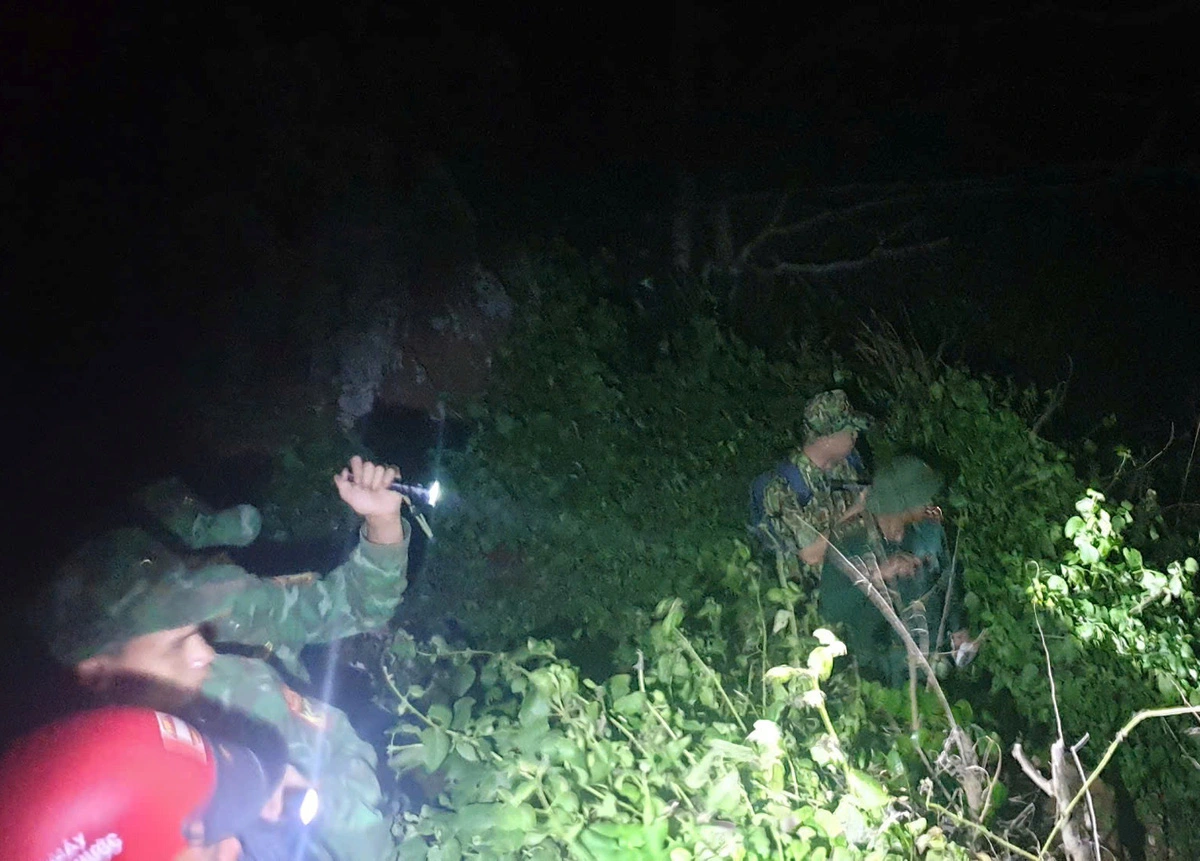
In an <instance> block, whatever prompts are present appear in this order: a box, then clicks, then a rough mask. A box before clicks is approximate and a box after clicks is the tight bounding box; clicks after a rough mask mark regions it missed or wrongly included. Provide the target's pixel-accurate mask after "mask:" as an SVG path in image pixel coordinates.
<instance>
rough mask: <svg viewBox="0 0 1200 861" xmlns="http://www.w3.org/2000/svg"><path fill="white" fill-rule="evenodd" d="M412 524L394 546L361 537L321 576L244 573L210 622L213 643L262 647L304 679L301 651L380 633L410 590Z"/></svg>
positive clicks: (305, 676)
mask: <svg viewBox="0 0 1200 861" xmlns="http://www.w3.org/2000/svg"><path fill="white" fill-rule="evenodd" d="M411 536H412V530H411V527H410V526H409V525H408V522H407V521H404V540H403V541H402V542H401V543H400V544H391V545H384V544H372V543H370V542H369V541H367V540H366V538H365V537H360V540H359V542H358V546H357V547H355V548H354V551H353V552H352V553H351V554H350V558H349V559H347V560H346V561H345V562H344V563H342V564H341V565H339V566H338V567H337V568H335V569H333V571H331V572H329V574H327V575H325V576H324V577H321V576H319V575H318V574H316V573H315V572H311V571H310V572H305V573H302V574H290V575H287V576H284V577H262V578H260V577H256V576H254V575H253V574H250V573H249V572H243V573H244V574H245V578H246V580H245V582H246V585H245V587H244V588H242V589H240V590H239V591H238V593H237V597H236V598H235V599H234V600H233V604H232V607H231V608H230V610H229V611H228V612H226V613H224V614H223V615H221V616H219V617H218V618H216V619H214V620H213V633H214V640H215V641H216V643H218V644H231V645H243V646H262V647H265V648H266V650H267V651H268V652H269V653H273V654H274V655H276V656H277V657H278V658H279V660H280V661H281V662H282V663H283V665H284V666H285V667H286V668H287V670H288V671H289V672H291V673H293V674H294V675H296V676H298V677H300V678H302V679H305V680H307V674H306V673H305V671H304V668H303V666H302V665H301V664H300V663H299V654H300V650H301V649H303V648H304V647H305V646H306V645H308V644H310V643H326V642H329V641H331V640H337V639H341V638H342V637H350V636H353V635H355V634H361V633H365V632H367V631H372V630H377V629H379V628H383V627H384V626H385V625H387V623H388V622H389V621H390V620H391V618H392V614H393V613H394V612H395V611H396V607H397V606H398V605H399V603H400V596H401V595H402V594H403V593H404V589H405V587H407V585H408V580H407V579H406V574H407V571H408V545H409V540H410V538H411Z"/></svg>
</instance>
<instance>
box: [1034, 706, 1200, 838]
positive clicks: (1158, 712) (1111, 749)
mask: <svg viewBox="0 0 1200 861" xmlns="http://www.w3.org/2000/svg"><path fill="white" fill-rule="evenodd" d="M1189 714H1190V715H1195V714H1200V706H1169V707H1167V708H1161V709H1143V710H1142V711H1140V712H1138V713H1137V714H1135V715H1134V716H1133V717H1131V718H1130V719H1129V721H1128V722H1127V723H1126V724H1125V726H1123V727H1121V728H1120V729H1119V730H1118V731H1117V734H1116V736H1114V737H1113V740H1112V743H1111V744H1109V746H1108V749H1107V750H1105V751H1104V756H1102V757H1100V762H1099V764H1098V765H1097V766H1096V767H1095V769H1093V770H1092V773H1091V774H1090V775H1088V779H1087V780H1085V781H1084V782H1083V786H1081V787H1079V791H1078V792H1076V793H1075V797H1074V798H1072V799H1071V803H1070V804H1068V805H1067V808H1066V809H1065V810H1064V811H1063V812H1062V816H1060V817H1059V819H1058V821H1057V822H1055V823H1054V827H1053V828H1052V829H1050V834H1049V836H1047V837H1046V841H1045V842H1044V843H1043V844H1042V851H1041V854H1042V855H1045V854H1046V852H1047V851H1048V850H1049V847H1050V843H1051V842H1052V841H1053V840H1054V838H1055V837H1057V836H1058V832H1059V831H1060V830H1061V829H1062V824H1063V823H1064V822H1065V821H1066V820H1067V818H1068V817H1069V816H1070V815H1071V811H1072V810H1074V809H1075V805H1076V804H1078V803H1079V801H1080V799H1081V798H1083V797H1084V795H1086V794H1087V791H1088V790H1089V789H1090V788H1091V786H1092V784H1093V783H1095V781H1096V778H1098V777H1099V776H1100V772H1102V771H1103V770H1104V768H1105V766H1107V765H1108V761H1109V760H1110V759H1112V758H1113V754H1115V753H1116V752H1117V748H1118V747H1120V746H1121V743H1122V742H1124V741H1125V739H1126V738H1128V737H1129V734H1130V733H1131V732H1133V730H1134V728H1136V727H1137V725H1138V724H1140V723H1141V722H1142V721H1144V720H1149V719H1150V718H1162V717H1173V716H1174V715H1189Z"/></svg>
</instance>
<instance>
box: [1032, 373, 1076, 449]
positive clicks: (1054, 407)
mask: <svg viewBox="0 0 1200 861" xmlns="http://www.w3.org/2000/svg"><path fill="white" fill-rule="evenodd" d="M1074 373H1075V360H1074V359H1072V358H1071V357H1070V356H1067V378H1066V379H1065V380H1062V381H1060V382H1059V383H1058V385H1056V386H1055V387H1054V390H1053V391H1052V392H1051V393H1050V400H1049V402H1048V403H1047V404H1046V408H1045V409H1044V410H1042V414H1041V415H1040V416H1038V417H1037V420H1036V421H1035V422H1034V423H1033V427H1031V428H1030V429H1029V438H1030V439H1031V440H1034V439H1037V435H1038V432H1039V431H1041V429H1042V425H1044V424H1045V423H1046V420H1047V419H1049V418H1050V416H1052V415H1054V413H1055V412H1057V411H1058V409H1059V408H1060V407H1061V406H1062V405H1063V401H1065V400H1066V398H1067V388H1068V387H1069V386H1070V385H1071V375H1072V374H1074Z"/></svg>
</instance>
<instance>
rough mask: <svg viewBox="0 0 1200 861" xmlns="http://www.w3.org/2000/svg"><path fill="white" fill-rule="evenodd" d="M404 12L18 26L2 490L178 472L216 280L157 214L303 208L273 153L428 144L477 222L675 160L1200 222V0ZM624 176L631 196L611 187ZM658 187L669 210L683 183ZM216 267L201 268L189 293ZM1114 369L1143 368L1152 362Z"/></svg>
mask: <svg viewBox="0 0 1200 861" xmlns="http://www.w3.org/2000/svg"><path fill="white" fill-rule="evenodd" d="M409 5H410V4H395V5H394V6H389V5H387V4H384V5H379V4H368V3H361V2H353V3H347V4H339V8H337V9H336V10H331V11H326V12H321V13H316V12H307V13H305V12H297V11H292V12H290V13H288V14H287V15H285V16H278V17H275V16H269V15H262V14H259V13H256V12H252V11H248V10H246V9H240V8H239V7H231V9H230V10H229V11H224V12H216V11H209V10H208V9H203V8H200V7H189V8H188V9H186V10H183V9H181V10H178V11H171V12H158V13H155V14H152V15H145V16H143V15H141V14H140V13H138V12H135V11H131V8H132V7H131V6H129V5H126V4H116V3H105V4H80V3H57V4H55V3H37V4H28V3H27V4H23V8H22V7H18V8H17V9H16V10H15V11H12V12H8V13H6V15H5V19H6V20H5V21H4V22H3V24H2V25H0V26H2V30H0V33H2V36H0V57H2V59H0V63H2V65H0V70H2V71H0V74H2V80H0V86H2V88H0V98H2V99H3V111H2V116H0V122H2V123H3V124H4V128H3V138H2V146H3V149H2V150H0V155H2V157H3V160H4V164H5V172H6V174H7V177H6V179H7V185H8V187H9V192H10V193H9V195H8V199H9V204H8V205H6V206H5V207H4V212H3V215H2V216H0V218H2V219H3V220H2V221H0V229H2V231H3V236H4V237H5V245H6V246H7V248H8V251H7V252H6V254H5V257H6V258H7V262H5V263H3V264H0V265H2V266H3V269H4V281H5V288H6V289H5V294H6V295H5V298H6V305H7V308H6V312H5V314H4V318H5V321H6V323H7V324H8V325H7V326H6V330H7V331H6V336H7V343H8V345H9V350H8V351H7V352H8V354H9V356H10V366H9V372H8V373H7V374H6V377H7V382H8V384H9V388H10V389H11V391H10V392H9V394H8V395H7V396H6V402H7V405H8V413H9V415H11V416H14V417H16V422H14V423H11V424H16V425H18V429H19V431H20V433H21V435H22V438H23V441H22V444H21V446H20V447H19V448H17V449H16V450H15V451H12V450H10V457H11V458H13V459H14V460H15V461H16V463H14V464H13V470H15V473H14V472H13V471H12V470H10V475H15V476H16V478H15V479H14V481H15V482H16V484H15V485H13V486H15V487H17V488H19V489H20V488H25V487H37V486H45V485H47V484H53V483H54V481H57V480H59V479H58V478H55V476H60V475H61V474H62V473H63V472H64V471H70V472H77V471H78V470H79V469H80V468H84V469H86V466H87V464H89V463H93V462H95V461H96V460H97V459H109V460H112V459H121V458H131V459H138V458H140V459H142V460H144V461H145V462H146V463H147V464H149V465H148V466H146V467H145V468H147V469H155V468H159V467H161V466H163V464H161V463H155V459H156V457H157V458H158V459H159V460H164V459H165V460H169V458H170V457H171V455H170V448H169V444H168V443H167V442H166V441H167V440H169V439H170V436H171V421H172V417H171V415H169V414H167V412H166V411H165V408H164V407H163V404H164V403H165V401H164V399H163V398H162V397H161V391H162V389H163V388H164V387H168V386H171V385H175V384H177V382H178V377H177V369H178V368H179V367H180V366H181V364H182V362H183V361H184V359H185V358H186V357H187V356H188V355H189V351H191V350H192V349H193V348H194V347H195V345H196V344H197V343H199V342H202V341H203V340H204V337H205V334H206V332H205V330H204V328H203V326H202V325H196V321H197V320H203V319H204V317H203V306H204V303H205V299H206V296H205V293H204V290H203V289H202V288H200V287H196V286H191V287H187V286H180V285H181V284H187V283H188V282H187V279H185V278H179V277H177V276H178V275H179V271H178V269H179V266H180V260H181V256H180V253H179V249H185V250H186V249H188V247H189V241H190V239H189V237H188V236H181V235H179V232H178V231H177V230H176V229H175V227H174V226H173V225H176V224H177V223H178V222H177V221H175V220H174V218H175V216H177V215H178V213H179V212H180V211H182V210H184V209H185V208H186V207H188V206H190V205H191V204H192V203H194V201H196V200H199V199H202V198H204V197H205V196H206V195H217V194H225V195H227V196H231V197H234V198H236V200H237V201H239V203H240V204H241V205H247V204H248V203H249V204H252V205H254V206H256V207H258V208H259V209H260V210H262V211H264V212H269V213H270V215H271V217H272V218H273V219H275V223H276V224H277V225H278V226H279V227H280V229H281V230H284V231H286V230H289V229H297V230H298V229H301V227H302V226H304V225H307V224H311V223H313V222H315V221H317V220H319V214H320V211H321V207H322V202H323V201H324V200H325V197H323V195H324V194H326V193H327V191H328V189H326V188H324V187H323V186H322V184H321V183H320V182H314V181H313V179H312V176H310V175H300V174H299V173H297V174H295V175H293V174H292V173H289V168H288V165H289V162H288V161H287V159H286V158H282V157H280V153H281V152H286V153H288V157H291V158H295V157H297V156H296V153H302V154H303V155H304V157H305V158H308V159H309V160H310V161H309V163H310V164H316V165H321V166H324V167H331V169H332V167H336V166H339V165H341V166H343V167H344V170H345V172H346V174H347V175H352V176H355V177H357V178H358V179H359V180H362V179H363V177H365V178H366V179H365V181H366V182H368V183H370V182H372V181H377V182H378V183H380V184H382V185H384V186H387V185H388V184H394V186H395V187H397V188H403V187H404V184H405V182H406V181H407V180H408V179H410V178H411V176H412V174H413V171H414V170H415V168H416V166H417V165H419V164H420V163H421V162H422V159H424V158H425V156H426V154H427V153H436V154H437V155H438V156H440V157H441V158H443V159H446V160H448V161H449V162H451V163H452V164H453V165H455V166H457V169H458V170H459V176H460V177H461V182H462V185H463V187H464V192H465V193H466V194H467V196H468V198H470V199H472V202H473V204H474V205H475V206H476V207H477V208H478V210H479V211H480V220H481V223H484V224H492V223H495V222H496V221H499V220H502V219H509V218H512V217H516V218H519V217H520V216H521V214H522V213H525V214H526V215H527V217H528V219H529V223H530V224H531V225H536V226H537V227H538V228H539V229H545V225H546V224H555V223H562V224H574V223H576V222H577V221H579V220H580V219H581V212H580V209H581V208H582V209H583V210H586V216H587V217H586V218H582V220H584V221H588V223H589V229H591V230H594V231H599V232H600V233H603V231H605V230H607V229H610V228H613V227H614V226H615V225H620V224H622V223H623V222H627V221H629V220H631V219H633V218H634V215H633V214H632V213H631V212H629V211H627V209H626V207H628V206H629V205H630V198H631V197H633V198H637V197H638V196H639V195H640V194H641V188H642V186H641V185H638V183H639V182H642V181H643V180H644V181H645V182H647V183H650V184H653V182H654V181H655V180H662V179H663V178H664V177H667V176H669V173H668V171H669V169H670V167H671V165H672V164H674V163H676V162H679V161H682V162H684V163H687V164H689V165H692V166H693V167H696V168H698V169H702V170H710V171H722V170H723V171H736V172H739V175H740V176H742V177H747V178H757V179H759V180H761V182H762V184H763V185H764V186H769V185H771V184H772V183H773V182H775V183H777V182H779V181H781V179H782V178H785V177H786V178H789V179H791V180H793V181H798V182H800V183H801V184H805V185H816V184H830V183H838V182H849V181H891V180H896V179H930V178H951V177H957V176H968V175H972V176H981V175H982V176H987V175H993V174H1004V173H1009V172H1014V171H1021V170H1025V169H1029V168H1036V167H1041V166H1045V165H1048V164H1056V163H1061V164H1080V163H1088V162H1093V161H1098V160H1099V161H1106V162H1108V161H1112V162H1131V161H1132V160H1133V159H1135V158H1138V159H1140V160H1141V161H1140V162H1139V163H1140V164H1150V165H1156V166H1161V167H1162V168H1164V169H1165V170H1169V171H1172V172H1174V173H1173V174H1172V175H1182V176H1184V177H1190V184H1189V182H1188V181H1185V182H1184V185H1183V190H1182V191H1180V189H1179V188H1177V187H1176V188H1173V190H1172V195H1173V198H1172V200H1173V202H1172V204H1171V206H1172V207H1177V206H1179V202H1178V198H1179V197H1180V196H1181V195H1182V197H1183V198H1185V199H1186V200H1187V201H1190V202H1189V203H1187V204H1186V205H1185V209H1186V211H1187V212H1189V213H1190V214H1191V215H1192V216H1195V215H1196V203H1195V201H1194V200H1193V199H1192V198H1193V197H1194V193H1195V190H1196V185H1195V183H1196V177H1197V175H1198V171H1200V162H1198V153H1197V145H1196V141H1197V140H1198V139H1200V137H1198V136H1197V132H1200V122H1198V118H1200V73H1198V72H1197V70H1196V64H1195V62H1194V59H1193V56H1192V54H1193V47H1194V39H1195V34H1196V33H1197V32H1200V12H1198V11H1197V10H1198V8H1200V4H1195V3H1163V4H1159V5H1152V6H1150V7H1149V8H1148V9H1147V11H1144V12H1136V13H1133V12H1131V13H1119V12H1112V13H1109V12H1103V13H1101V12H1093V11H1091V9H1092V7H1093V5H1094V4H1083V3H1071V2H1064V3H1055V2H1030V3H1022V2H1016V3H998V4H989V3H984V4H879V5H874V6H872V5H855V6H853V7H850V8H847V9H844V10H843V9H841V8H840V7H838V5H837V4H825V7H824V8H820V9H817V10H816V11H813V12H810V13H803V12H801V11H799V10H802V9H804V5H803V4H794V3H790V4H779V5H778V6H777V7H771V6H769V5H768V6H759V7H753V8H750V7H747V6H745V4H717V3H692V2H680V3H678V4H675V5H674V6H671V5H669V4H659V5H655V4H648V5H647V7H646V9H652V10H653V11H644V10H642V11H636V12H635V11H633V10H632V9H630V8H629V7H625V6H621V5H619V4H618V5H607V4H546V5H538V4H525V5H523V6H522V5H520V4H518V5H515V6H514V5H513V4H497V6H496V8H495V10H494V11H491V12H478V11H475V10H471V9H468V8H467V7H466V6H465V5H464V6H462V7H455V6H450V7H447V8H445V9H437V8H432V9H424V10H421V11H410V10H408V9H407V7H408V6H409ZM432 5H436V4H432ZM885 9H886V11H885ZM681 70H684V72H685V73H683V74H681V73H680V72H681ZM688 70H690V72H689V71H688ZM680 81H686V82H687V84H688V85H687V86H682V87H681V85H680ZM685 108H686V109H685ZM621 171H626V172H627V173H628V175H629V177H630V179H629V184H628V185H627V186H626V187H624V188H622V187H621V186H620V184H619V183H618V184H616V185H615V186H612V185H609V186H606V185H605V182H606V179H605V178H611V176H613V175H614V173H618V174H619V173H620V172H621ZM334 172H335V173H336V171H334ZM634 177H639V179H637V180H635V179H634ZM336 181H337V180H336V177H334V178H331V179H330V180H329V182H330V183H331V184H333V185H336ZM606 193H608V194H610V195H611V196H610V197H606V196H605V194H606ZM656 193H657V194H659V195H661V201H663V202H665V201H666V200H667V199H668V198H669V193H670V188H669V186H668V185H664V186H663V187H661V188H658V190H657V192H656ZM526 195H527V196H528V200H530V201H536V203H524V202H523V201H525V200H526V199H527V198H526ZM547 202H551V203H549V204H547ZM554 202H557V205H558V206H559V207H560V209H559V210H555V209H554ZM643 205H645V203H644V201H643ZM1151 205H1153V204H1151ZM535 208H536V211H535ZM501 214H502V215H501ZM216 218H217V219H218V220H219V218H220V215H219V214H218V216H216ZM606 219H607V220H606ZM1191 225H1192V226H1194V225H1195V222H1191ZM503 227H504V228H505V229H508V230H510V231H512V232H513V233H514V234H519V233H520V229H521V225H520V224H514V223H506V224H504V225H503ZM1163 227H1164V231H1163V233H1162V234H1159V233H1158V228H1157V226H1156V225H1154V224H1153V223H1151V226H1150V228H1149V230H1148V231H1147V233H1146V234H1145V235H1144V238H1143V240H1142V241H1144V243H1145V244H1146V245H1147V247H1151V248H1152V247H1153V246H1154V244H1155V243H1156V242H1161V243H1163V246H1164V247H1163V257H1164V259H1165V258H1171V259H1172V260H1174V261H1175V262H1174V263H1172V266H1173V268H1172V269H1171V270H1170V271H1167V272H1164V273H1163V274H1162V277H1161V279H1160V281H1159V282H1154V281H1153V280H1152V281H1151V284H1152V285H1153V284H1154V283H1158V284H1159V285H1160V287H1159V288H1156V287H1154V286H1151V287H1150V288H1147V289H1149V290H1150V296H1151V299H1150V302H1151V304H1153V303H1154V301H1156V300H1155V299H1154V298H1153V297H1154V295H1155V294H1154V290H1156V289H1161V290H1162V291H1163V294H1162V295H1163V296H1164V297H1167V296H1170V295H1171V294H1172V291H1175V292H1178V291H1180V290H1183V289H1187V286H1186V285H1188V284H1194V283H1195V281H1194V280H1191V281H1189V280H1188V277H1189V276H1190V275H1194V274H1197V273H1196V272H1195V257H1194V255H1192V256H1191V257H1187V256H1186V255H1184V256H1180V255H1181V254H1182V252H1180V251H1179V247H1178V246H1179V245H1180V243H1181V242H1182V241H1183V240H1180V239H1179V238H1178V236H1179V234H1180V232H1181V231H1182V232H1183V233H1184V234H1187V233H1189V228H1187V226H1186V225H1185V226H1183V227H1181V225H1180V224H1178V223H1175V224H1171V225H1164V226H1163ZM1167 228H1169V229H1167ZM214 235H215V232H214ZM1191 235H1193V236H1194V233H1192V234H1191ZM1163 236H1166V237H1167V238H1166V239H1164V238H1163ZM207 239H208V237H205V236H198V237H196V238H195V244H196V246H197V247H200V246H203V245H204V243H205V242H206V240H207ZM580 241H581V242H582V241H585V240H584V239H582V238H580ZM167 246H169V247H170V248H172V249H173V251H174V255H173V256H171V257H170V262H167V261H166V258H165V257H164V254H163V248H164V247H167ZM1141 253H1146V249H1145V248H1143V249H1141ZM212 256H213V255H212V253H210V250H209V249H205V250H204V253H203V254H200V253H199V252H198V253H197V255H196V257H197V260H200V261H202V262H200V263H198V264H197V265H196V267H195V271H193V272H192V273H191V274H193V275H194V276H195V277H196V280H198V281H201V282H203V280H204V277H205V273H206V270H205V269H204V266H207V265H209V264H210V260H211V257H212ZM184 257H185V258H186V255H184ZM225 265H226V266H227V269H226V271H225V273H223V274H225V275H228V274H229V273H230V272H233V273H236V272H237V271H238V267H239V266H242V265H243V261H238V260H236V259H231V260H229V261H226V264H225ZM212 277H213V278H216V277H220V276H218V275H216V274H214V275H213V276H212ZM1180 285H1185V286H1183V287H1181V286H1180ZM1176 300H1177V297H1176V299H1172V301H1176ZM1173 307H1179V305H1178V302H1177V303H1176V305H1175V306H1173ZM1183 307H1191V308H1194V307H1195V305H1194V304H1193V305H1191V306H1188V305H1186V303H1185V304H1184V305H1183ZM1176 323H1178V321H1176ZM1128 348H1129V343H1128V340H1125V341H1124V342H1121V341H1118V342H1117V343H1116V344H1114V349H1117V350H1127V349H1128ZM1128 362H1129V363H1133V364H1134V365H1135V366H1136V365H1140V364H1141V363H1146V364H1145V367H1144V372H1145V374H1147V375H1150V376H1153V375H1154V374H1156V373H1158V372H1159V371H1160V370H1161V368H1156V367H1155V363H1154V360H1153V358H1150V357H1147V356H1146V355H1145V354H1142V355H1134V354H1131V355H1130V356H1129V359H1128ZM131 428H137V429H136V430H131ZM76 464H77V465H78V466H75V465H76ZM110 469H111V467H110ZM16 496H17V499H18V500H19V499H20V494H16ZM18 505H20V502H19V501H18ZM39 508H40V507H39ZM29 516H30V517H31V518H32V517H35V516H36V517H37V518H39V519H44V512H43V511H41V510H39V511H38V512H36V515H34V514H31V515H29Z"/></svg>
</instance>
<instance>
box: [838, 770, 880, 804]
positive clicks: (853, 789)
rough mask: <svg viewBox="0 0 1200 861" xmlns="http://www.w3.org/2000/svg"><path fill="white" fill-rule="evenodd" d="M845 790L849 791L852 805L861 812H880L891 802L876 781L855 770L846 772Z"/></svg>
mask: <svg viewBox="0 0 1200 861" xmlns="http://www.w3.org/2000/svg"><path fill="white" fill-rule="evenodd" d="M846 788H847V789H849V790H850V793H851V795H852V796H853V798H854V803H855V804H857V805H858V806H859V807H861V808H862V809H863V810H869V811H870V810H882V809H883V808H884V807H886V806H887V805H888V804H889V802H890V801H891V796H889V795H888V793H887V791H886V790H885V789H884V788H883V786H882V784H880V783H879V781H878V780H876V779H875V778H873V777H871V776H870V775H867V774H863V773H862V772H861V771H858V770H857V769H848V770H847V772H846Z"/></svg>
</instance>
